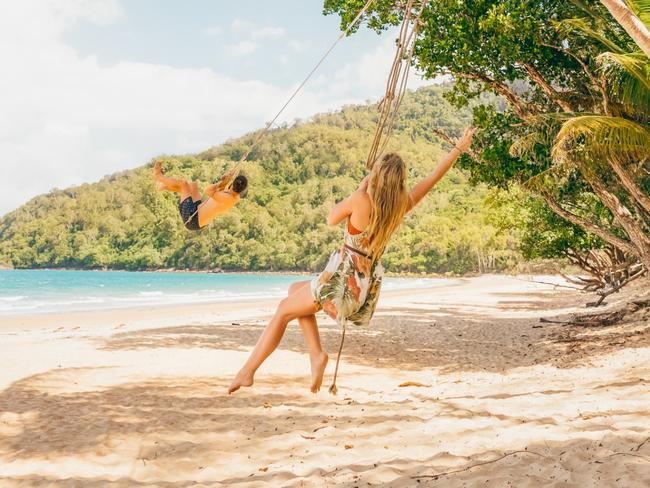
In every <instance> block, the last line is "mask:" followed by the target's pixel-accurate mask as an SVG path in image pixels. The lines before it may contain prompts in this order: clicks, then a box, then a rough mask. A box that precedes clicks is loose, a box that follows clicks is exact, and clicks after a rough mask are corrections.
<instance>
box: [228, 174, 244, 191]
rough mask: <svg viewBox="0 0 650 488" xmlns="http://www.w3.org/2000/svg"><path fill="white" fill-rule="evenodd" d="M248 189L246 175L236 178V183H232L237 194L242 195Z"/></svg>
mask: <svg viewBox="0 0 650 488" xmlns="http://www.w3.org/2000/svg"><path fill="white" fill-rule="evenodd" d="M247 187H248V180H247V179H246V177H245V176H244V175H239V176H237V178H235V181H233V182H232V187H231V188H232V191H234V192H235V193H241V192H243V191H244V190H245V189H246V188H247Z"/></svg>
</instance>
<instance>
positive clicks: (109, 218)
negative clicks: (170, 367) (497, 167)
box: [0, 86, 520, 273]
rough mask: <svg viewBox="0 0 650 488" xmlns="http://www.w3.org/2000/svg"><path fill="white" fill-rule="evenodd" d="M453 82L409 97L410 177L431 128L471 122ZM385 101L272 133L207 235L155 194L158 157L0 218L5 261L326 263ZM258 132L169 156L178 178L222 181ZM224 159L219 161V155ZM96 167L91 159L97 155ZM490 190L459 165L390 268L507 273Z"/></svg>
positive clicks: (511, 244) (405, 139)
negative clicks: (454, 101)
mask: <svg viewBox="0 0 650 488" xmlns="http://www.w3.org/2000/svg"><path fill="white" fill-rule="evenodd" d="M446 89H448V87H441V86H436V87H428V88H423V89H420V90H418V91H416V92H413V93H409V94H408V95H407V97H406V99H405V101H404V104H403V107H402V110H401V116H400V118H399V120H398V121H397V125H396V128H395V135H394V137H393V140H392V142H391V147H390V149H391V150H394V151H397V152H399V153H400V154H401V155H402V157H403V158H404V159H405V160H406V161H407V163H408V164H409V166H410V175H411V182H413V181H415V180H416V179H417V178H418V177H420V176H422V175H424V174H425V173H426V172H428V171H430V170H432V169H433V167H434V166H435V164H436V162H437V161H438V160H439V159H440V158H441V157H442V155H443V154H444V153H445V150H444V148H443V147H442V145H441V143H440V141H439V140H438V139H436V138H435V137H434V136H432V135H431V133H430V130H429V129H430V128H431V127H436V128H440V129H443V130H445V131H446V132H448V133H452V134H453V133H457V132H459V131H460V129H461V128H462V127H464V126H465V125H467V123H468V121H469V120H470V117H471V115H470V112H469V111H465V112H458V111H457V110H456V109H453V108H451V107H450V106H449V105H448V103H447V102H446V101H445V100H444V99H443V98H442V93H443V91H444V90H446ZM375 117H376V106H374V105H364V106H350V107H346V108H344V109H342V110H341V111H338V112H336V113H332V114H324V115H317V116H315V117H313V118H312V119H311V120H309V121H308V122H298V123H296V124H294V125H293V126H290V127H289V126H287V127H282V128H278V129H275V130H274V131H273V132H272V133H271V134H269V135H268V136H267V137H266V138H265V140H264V142H263V143H262V144H261V146H260V147H259V148H258V149H257V150H256V151H255V152H254V153H253V154H252V156H251V158H250V162H249V163H247V166H246V168H245V173H246V174H247V176H248V177H249V180H250V187H249V191H248V194H247V195H246V197H245V198H244V199H243V200H242V201H241V202H240V203H239V204H238V205H237V207H236V208H235V210H234V211H232V212H230V213H229V214H227V215H225V216H223V217H221V218H220V219H218V220H217V221H215V222H213V223H212V225H211V226H209V228H207V229H204V230H202V231H200V232H198V233H193V232H189V231H186V230H185V229H184V228H183V226H182V223H181V220H180V217H179V215H178V211H177V198H176V197H175V195H171V194H161V193H159V192H157V191H156V188H155V185H154V182H153V180H152V178H151V163H149V164H147V165H145V166H142V167H140V168H137V169H134V170H130V171H125V172H121V173H117V174H114V175H111V176H107V177H105V178H103V179H102V180H101V181H99V182H97V183H92V184H84V185H81V186H77V187H72V188H68V189H65V190H58V189H57V190H53V191H51V192H50V193H48V194H45V195H41V196H38V197H36V198H34V199H32V200H31V201H29V202H28V203H26V204H25V205H23V206H22V207H20V208H18V209H17V210H15V211H13V212H11V213H9V214H7V215H6V216H4V217H3V218H2V219H1V220H0V263H1V262H4V263H6V264H10V265H12V266H14V267H17V268H31V267H71V268H89V269H90V268H114V269H156V268H188V269H217V268H219V269H223V270H317V269H318V268H320V267H322V266H323V265H324V263H325V261H326V259H327V255H328V254H329V252H330V251H331V250H332V249H334V248H335V247H336V246H337V245H338V243H339V242H340V239H341V230H340V229H339V228H329V227H327V225H326V224H325V215H326V213H327V210H328V208H329V206H330V205H331V204H332V203H334V202H335V201H336V200H338V199H340V198H342V197H344V196H345V195H347V194H348V193H349V192H350V191H352V190H353V189H354V188H355V187H356V185H357V184H358V182H359V181H360V180H361V178H362V177H363V174H364V161H365V155H366V152H367V149H368V146H369V144H370V141H371V136H372V133H373V131H374V123H375ZM253 136H254V135H253V134H249V135H247V136H244V137H242V138H239V139H235V140H231V141H228V142H226V143H225V144H223V145H221V146H218V147H214V148H212V149H209V150H207V151H206V152H204V153H202V154H198V155H187V156H179V157H167V158H165V160H166V161H167V162H166V163H165V165H164V168H165V170H166V171H167V172H168V173H169V174H171V175H176V176H183V177H186V178H193V179H197V180H200V181H202V182H203V183H208V182H213V181H215V180H217V179H218V178H219V176H220V175H221V173H222V172H223V171H224V169H225V166H226V163H225V162H218V161H220V160H224V161H231V160H237V159H238V158H239V156H240V155H241V154H242V153H243V152H244V151H245V149H246V147H247V146H248V145H249V144H250V142H251V139H252V137H253ZM215 158H218V159H217V160H216V161H215V160H214V159H215ZM88 164H92V161H89V162H88ZM486 195H487V190H485V189H484V188H482V187H475V186H471V185H469V183H468V179H467V177H466V176H465V175H464V174H463V173H462V172H460V171H458V170H455V169H454V170H452V171H451V172H450V174H449V175H448V176H447V177H446V178H445V179H444V180H443V181H442V182H441V183H440V184H439V186H438V187H437V188H436V189H435V190H434V191H433V192H432V193H431V194H430V195H429V196H428V197H427V198H426V199H425V201H423V202H422V203H421V204H420V206H419V207H418V208H417V209H416V210H415V211H414V212H413V213H412V214H411V215H410V216H408V218H407V219H406V221H405V223H404V225H403V226H402V228H401V230H400V231H399V232H398V234H396V235H395V236H394V237H393V240H392V243H391V245H390V247H389V249H387V251H386V253H385V255H384V259H383V261H384V264H385V265H386V267H387V269H388V270H389V271H392V272H400V271H417V272H421V271H426V272H453V273H464V272H471V271H479V270H485V269H503V268H505V267H509V266H511V265H512V264H513V263H515V262H516V261H517V260H519V259H520V257H519V254H518V252H517V251H516V248H517V244H518V242H517V238H516V236H515V235H514V234H508V233H503V232H502V233H499V232H497V231H496V229H495V227H494V226H493V225H491V224H490V213H489V209H488V207H487V205H486V203H485V200H486Z"/></svg>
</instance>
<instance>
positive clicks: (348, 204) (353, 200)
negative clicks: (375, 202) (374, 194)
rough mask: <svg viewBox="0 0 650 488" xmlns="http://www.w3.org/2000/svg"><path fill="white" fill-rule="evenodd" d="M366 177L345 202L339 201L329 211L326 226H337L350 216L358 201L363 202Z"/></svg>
mask: <svg viewBox="0 0 650 488" xmlns="http://www.w3.org/2000/svg"><path fill="white" fill-rule="evenodd" d="M369 177H370V176H366V177H365V178H364V179H363V180H362V181H361V183H360V184H359V188H357V189H356V190H355V191H354V193H352V194H351V195H350V196H349V197H347V198H346V199H345V200H341V201H340V202H339V203H337V204H336V205H334V206H333V207H332V208H331V209H330V213H329V215H328V216H327V225H338V224H339V223H341V222H342V221H343V220H345V219H346V218H348V217H349V216H350V215H352V210H354V208H355V207H357V206H358V205H359V201H360V200H363V198H364V197H365V195H364V194H365V193H366V190H367V189H368V178H369Z"/></svg>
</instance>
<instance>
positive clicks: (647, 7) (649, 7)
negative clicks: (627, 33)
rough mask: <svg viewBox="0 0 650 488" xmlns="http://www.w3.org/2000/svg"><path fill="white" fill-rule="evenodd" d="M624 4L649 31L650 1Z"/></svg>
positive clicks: (640, 0) (626, 1)
mask: <svg viewBox="0 0 650 488" xmlns="http://www.w3.org/2000/svg"><path fill="white" fill-rule="evenodd" d="M625 3H627V5H628V7H630V10H632V12H634V15H636V16H637V17H638V18H639V19H640V20H641V22H643V24H644V25H645V26H646V27H647V28H648V29H650V0H625Z"/></svg>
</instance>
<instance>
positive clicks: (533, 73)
mask: <svg viewBox="0 0 650 488" xmlns="http://www.w3.org/2000/svg"><path fill="white" fill-rule="evenodd" d="M521 65H522V66H523V67H524V69H525V70H526V72H527V73H528V76H530V78H531V79H532V80H533V81H534V82H535V83H537V85H538V86H539V87H540V88H541V89H542V91H543V92H544V93H545V94H546V96H547V97H549V98H550V99H551V100H553V101H554V102H555V103H557V104H558V105H559V107H560V108H561V109H562V110H564V111H565V112H573V111H574V110H573V108H572V107H571V105H569V104H568V103H567V102H566V101H565V100H562V97H561V96H560V94H559V93H558V92H557V90H555V88H553V87H552V86H551V84H550V83H549V82H547V81H546V79H544V77H543V76H542V74H541V73H540V72H539V71H538V70H537V68H535V67H534V66H533V65H532V64H530V63H521Z"/></svg>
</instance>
